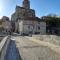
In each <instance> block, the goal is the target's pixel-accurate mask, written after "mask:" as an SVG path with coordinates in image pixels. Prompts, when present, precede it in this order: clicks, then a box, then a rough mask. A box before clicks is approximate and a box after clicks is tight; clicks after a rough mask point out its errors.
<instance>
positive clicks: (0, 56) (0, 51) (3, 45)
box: [0, 36, 10, 60]
mask: <svg viewBox="0 0 60 60" xmlns="http://www.w3.org/2000/svg"><path fill="white" fill-rule="evenodd" d="M9 42H10V36H6V37H4V38H3V40H2V41H1V42H0V60H4V58H5V55H6V50H7V47H8V44H9Z"/></svg>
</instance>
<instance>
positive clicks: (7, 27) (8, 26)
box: [1, 16, 12, 32]
mask: <svg viewBox="0 0 60 60" xmlns="http://www.w3.org/2000/svg"><path fill="white" fill-rule="evenodd" d="M1 20H2V27H3V29H4V30H3V31H4V32H10V31H11V28H12V27H11V22H10V20H9V18H8V17H6V16H3V17H2V19H1Z"/></svg>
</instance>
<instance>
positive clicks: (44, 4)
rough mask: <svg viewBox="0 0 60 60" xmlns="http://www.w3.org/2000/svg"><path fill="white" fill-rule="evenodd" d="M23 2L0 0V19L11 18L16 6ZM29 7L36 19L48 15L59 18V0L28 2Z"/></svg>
mask: <svg viewBox="0 0 60 60" xmlns="http://www.w3.org/2000/svg"><path fill="white" fill-rule="evenodd" d="M22 2H23V0H0V18H1V17H2V16H8V17H11V15H12V14H13V13H14V11H15V7H16V5H18V6H22ZM30 7H31V9H34V10H35V12H36V16H37V17H42V16H46V15H48V14H56V15H59V16H60V0H30Z"/></svg>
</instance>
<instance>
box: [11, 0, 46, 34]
mask: <svg viewBox="0 0 60 60" xmlns="http://www.w3.org/2000/svg"><path fill="white" fill-rule="evenodd" d="M11 21H12V22H14V24H15V31H14V32H19V33H20V34H29V33H32V34H35V33H40V23H41V22H40V18H38V17H36V15H35V10H33V9H30V1H29V0H24V1H23V5H22V7H20V6H16V9H15V13H13V14H12V16H11ZM45 28H46V27H45Z"/></svg>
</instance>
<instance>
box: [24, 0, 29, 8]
mask: <svg viewBox="0 0 60 60" xmlns="http://www.w3.org/2000/svg"><path fill="white" fill-rule="evenodd" d="M23 7H24V8H25V9H30V1H29V0H24V1H23Z"/></svg>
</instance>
